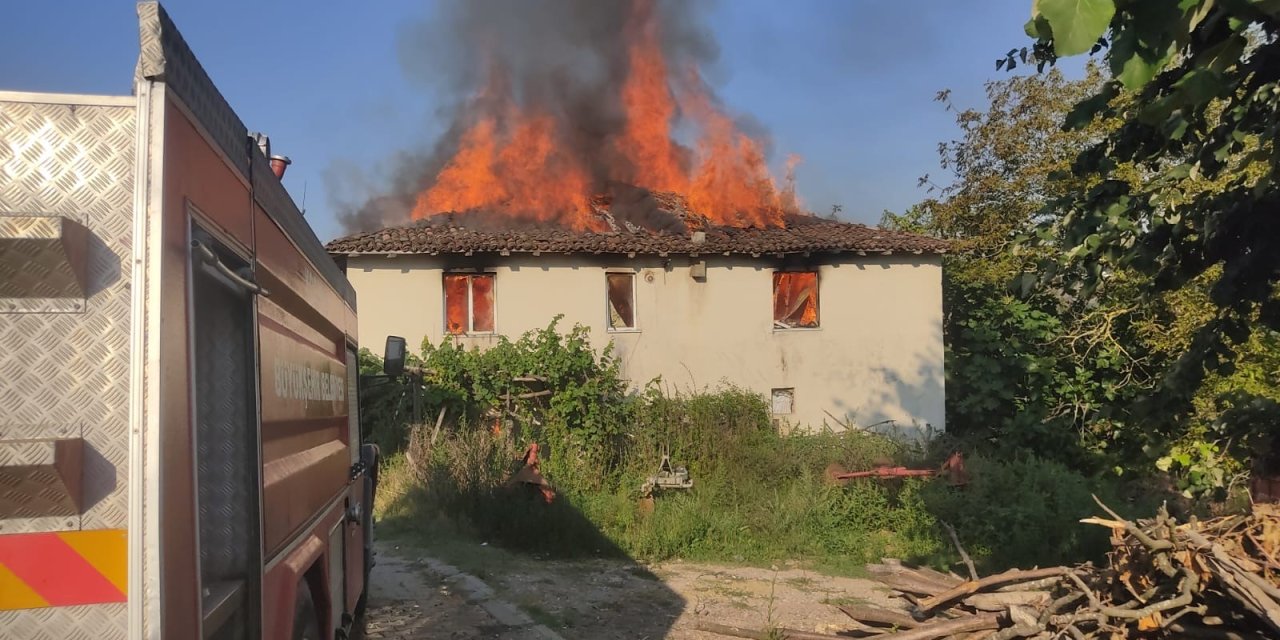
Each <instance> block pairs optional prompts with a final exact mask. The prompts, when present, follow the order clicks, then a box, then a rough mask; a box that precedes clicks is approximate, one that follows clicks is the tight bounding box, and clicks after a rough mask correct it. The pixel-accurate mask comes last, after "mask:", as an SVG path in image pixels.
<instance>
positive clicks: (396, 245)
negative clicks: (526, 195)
mask: <svg viewBox="0 0 1280 640" xmlns="http://www.w3.org/2000/svg"><path fill="white" fill-rule="evenodd" d="M465 218H466V216H460V217H455V216H452V215H447V214H446V215H440V216H433V217H431V218H428V219H425V220H421V221H419V222H418V223H416V224H412V225H408V226H402V227H392V228H388V229H381V230H378V231H368V232H364V233H356V234H353V235H349V236H346V237H342V238H338V239H336V240H332V241H330V242H329V243H328V244H327V245H325V247H326V248H327V249H328V250H329V253H332V254H337V255H358V254H397V253H424V254H432V255H434V254H456V253H590V254H632V253H634V254H642V255H668V254H677V255H687V254H701V255H709V254H746V255H774V254H791V253H845V252H852V253H931V254H940V253H945V252H946V251H947V242H946V241H944V240H939V239H937V238H931V237H927V236H921V235H916V234H911V233H904V232H900V231H886V230H884V229H877V228H874V227H868V226H866V225H861V224H854V223H848V222H838V221H835V220H828V219H824V218H817V217H812V216H806V215H789V216H787V217H786V226H785V227H769V228H759V227H745V228H744V227H728V226H714V225H708V226H705V227H704V229H703V231H702V232H701V235H700V234H699V232H696V231H695V232H688V231H685V232H673V231H649V230H646V229H642V228H638V227H635V226H634V225H627V227H626V228H622V229H618V230H615V231H603V232H592V231H587V232H583V231H572V230H568V229H565V228H561V227H548V226H529V227H518V226H517V227H515V228H494V227H493V225H481V226H478V225H474V224H473V225H468V224H467V222H468V221H467V220H466V219H465ZM508 227H510V225H508Z"/></svg>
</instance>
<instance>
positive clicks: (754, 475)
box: [377, 327, 1125, 575]
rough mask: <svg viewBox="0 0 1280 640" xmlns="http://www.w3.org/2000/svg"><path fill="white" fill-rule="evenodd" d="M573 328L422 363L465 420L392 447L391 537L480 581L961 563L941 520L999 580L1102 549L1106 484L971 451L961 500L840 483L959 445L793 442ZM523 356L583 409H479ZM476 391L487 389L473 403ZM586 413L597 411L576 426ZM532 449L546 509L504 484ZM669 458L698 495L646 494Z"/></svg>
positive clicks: (899, 487)
mask: <svg viewBox="0 0 1280 640" xmlns="http://www.w3.org/2000/svg"><path fill="white" fill-rule="evenodd" d="M553 329H554V327H552V329H549V330H548V331H551V330H553ZM576 331H577V330H575V333H574V334H570V335H569V336H568V337H566V338H564V339H560V338H557V337H554V336H551V335H546V334H543V333H539V335H537V336H535V337H532V338H530V337H528V336H526V337H525V338H522V339H521V341H520V342H518V343H507V345H506V346H505V347H503V348H504V349H507V350H508V351H507V352H506V355H505V356H503V357H502V358H500V357H499V356H500V355H501V354H498V355H495V354H487V355H484V356H480V355H478V354H476V355H468V354H469V353H470V352H464V351H461V350H459V349H455V348H452V347H437V348H434V349H427V350H425V351H424V354H425V356H426V363H425V364H426V365H428V367H429V368H431V369H433V370H435V371H438V372H439V371H442V370H443V371H444V373H443V374H442V375H443V378H444V379H445V382H444V383H443V386H444V387H445V388H448V389H451V390H452V391H451V392H450V394H451V395H450V396H449V397H447V398H445V399H444V400H443V402H446V403H452V404H446V406H450V407H453V408H454V409H453V411H452V413H453V415H458V416H461V418H460V419H455V420H446V422H445V424H444V426H443V427H442V429H441V432H440V434H438V435H436V436H435V440H434V442H433V441H432V437H431V436H430V435H429V433H428V432H430V431H433V427H431V426H426V425H421V426H419V427H417V428H416V429H413V430H410V432H409V433H408V434H407V436H403V437H399V438H398V439H399V440H400V441H406V440H407V442H408V445H407V447H406V452H405V453H404V454H399V455H394V456H391V457H390V458H388V460H387V462H386V463H385V467H384V469H383V472H382V476H381V477H382V478H383V487H382V489H381V490H380V493H379V498H378V501H377V514H378V516H379V518H380V526H381V527H382V531H383V533H384V534H390V535H393V536H397V535H398V536H411V537H412V538H413V539H415V540H416V541H417V542H419V543H424V544H427V545H429V546H432V547H433V548H435V549H436V550H437V552H439V553H441V554H442V555H446V556H448V557H449V558H450V560H452V561H454V562H457V563H459V564H461V565H467V564H469V563H470V564H471V565H472V566H466V567H464V568H467V569H469V570H471V571H473V572H477V573H483V572H485V571H486V569H487V567H485V566H483V565H484V562H485V561H484V559H483V558H478V557H472V556H474V555H475V543H474V541H485V542H490V543H493V544H497V545H501V546H502V547H504V548H506V549H509V550H514V551H518V552H524V553H532V554H537V555H539V556H555V557H582V556H605V557H607V556H619V557H621V556H627V557H631V558H634V559H638V560H645V561H658V560H665V559H670V558H683V559H688V560H695V561H712V562H731V563H742V564H753V565H758V566H767V565H769V564H773V563H777V562H781V561H784V560H799V561H802V562H804V563H805V564H807V565H808V566H810V567H813V568H815V569H819V570H823V571H826V572H832V573H841V574H848V575H857V574H859V573H860V572H861V570H862V566H863V565H864V564H865V563H867V562H872V561H878V560H879V559H880V558H883V557H897V558H902V559H904V560H908V561H913V562H921V563H928V564H932V565H935V566H938V567H940V568H949V567H951V566H954V563H955V562H956V560H957V559H958V558H957V554H956V553H955V551H954V548H953V546H952V544H951V542H950V540H949V538H948V537H947V536H946V534H945V532H944V531H943V530H942V528H941V527H940V525H939V521H940V520H946V521H947V522H950V523H951V524H952V525H954V526H955V528H956V529H957V530H958V532H959V536H960V538H961V540H962V542H963V544H964V545H965V546H966V548H967V549H968V551H969V553H970V554H971V555H972V556H973V557H974V559H975V560H976V561H977V562H978V563H979V564H980V565H982V568H983V569H984V570H987V571H992V570H997V569H1001V568H1004V567H1007V566H1012V565H1026V564H1049V563H1057V562H1067V561H1072V562H1074V561H1081V560H1087V559H1092V558H1096V557H1099V556H1100V554H1101V553H1102V552H1103V551H1104V550H1105V545H1106V533H1105V531H1102V530H1101V529H1099V528H1096V527H1084V526H1081V525H1079V524H1077V522H1076V521H1077V520H1078V519H1079V518H1080V517H1083V516H1085V515H1089V514H1093V513H1095V512H1096V507H1095V506H1094V505H1093V502H1092V499H1091V497H1090V494H1091V493H1102V494H1104V495H1114V494H1115V491H1114V490H1112V489H1111V488H1109V487H1107V486H1106V485H1107V484H1108V483H1106V482H1104V481H1102V480H1099V479H1096V478H1086V477H1084V476H1081V475H1080V474H1078V473H1075V472H1073V471H1071V470H1069V469H1067V468H1066V467H1063V466H1062V465H1059V464H1054V463H1048V462H1044V461H1041V460H1038V459H1036V458H1034V457H1030V456H1028V457H1024V458H1019V459H1012V460H993V459H988V458H985V457H983V456H982V455H980V454H974V453H972V452H971V453H970V456H969V468H970V471H971V475H972V481H971V482H970V483H969V485H968V486H967V487H964V488H956V487H951V486H948V485H947V484H946V483H945V481H941V480H905V481H893V482H884V481H875V480H864V481H853V482H849V483H847V484H844V485H837V484H833V483H831V482H830V481H828V479H827V475H826V473H825V469H826V468H827V467H828V465H830V464H832V463H835V464H838V465H840V466H843V467H845V468H849V469H859V468H869V467H870V466H873V465H875V464H877V463H881V462H896V463H901V464H908V465H911V466H931V467H932V466H936V465H937V464H938V463H939V462H940V461H941V458H942V456H943V455H945V454H946V453H948V452H949V450H950V448H949V447H946V448H944V447H943V446H942V445H941V444H940V443H932V444H931V445H930V444H920V443H910V442H903V441H897V440H894V439H892V438H889V437H885V436H882V435H876V434H871V433H867V432H861V431H851V432H846V433H831V432H823V433H814V434H803V433H801V434H790V435H786V434H782V433H779V431H778V430H777V429H776V428H775V427H774V425H773V424H772V422H771V420H770V416H769V412H768V406H767V404H766V402H765V399H764V398H762V397H760V396H758V395H756V394H753V393H750V392H748V391H744V390H742V389H738V388H734V387H723V388H720V389H716V390H711V391H705V392H701V393H694V394H684V395H675V396H668V395H664V394H661V393H658V392H657V391H656V387H650V389H649V390H648V391H647V392H646V393H644V394H640V395H625V394H623V393H622V392H621V390H620V388H619V386H618V384H617V381H616V373H617V370H616V363H614V362H612V361H610V360H608V359H607V358H606V359H602V360H595V359H593V358H594V356H592V357H590V358H589V357H585V356H584V355H583V350H584V349H586V350H587V351H588V352H589V347H586V346H584V341H582V340H580V339H578V338H575V337H574V336H575V335H578V334H577V333H576ZM579 338H580V336H579ZM524 350H531V351H530V352H534V351H536V353H538V354H540V355H539V357H540V358H543V359H547V358H549V359H551V360H553V361H555V362H559V363H560V364H558V365H555V366H554V367H553V368H554V369H555V373H554V375H552V376H550V377H551V378H552V379H553V381H554V380H560V381H561V382H560V384H563V385H565V386H566V387H568V388H571V389H572V390H573V391H572V399H571V401H563V402H562V401H559V400H557V398H556V395H553V396H552V397H551V399H550V401H549V402H548V405H549V407H550V408H548V406H547V405H544V406H541V407H539V406H527V405H526V406H517V407H516V408H515V410H511V411H505V414H506V415H508V416H509V417H508V419H506V420H497V421H494V420H492V419H489V418H486V416H487V415H492V414H491V413H490V414H487V413H486V409H487V408H488V409H491V408H492V401H489V402H490V404H489V405H485V404H484V403H483V402H482V401H481V400H478V398H497V397H500V396H501V395H502V394H503V393H505V392H509V391H510V390H511V389H512V387H509V386H504V383H503V380H504V379H505V378H504V377H503V376H507V377H510V376H513V375H528V374H535V373H538V371H537V370H522V369H519V368H518V367H519V366H532V365H527V364H526V365H520V363H530V362H536V361H537V359H535V358H531V357H529V353H525V351H524ZM441 354H444V355H443V356H441ZM503 358H505V359H503ZM450 367H452V368H454V369H456V372H455V373H450V371H451V370H452V369H450ZM499 370H501V371H502V375H498V373H497V371H499ZM477 381H479V382H477ZM467 384H472V385H475V384H479V385H489V387H488V389H487V390H485V391H483V392H477V391H475V390H469V389H468V388H467V387H466V385H467ZM552 388H553V390H556V389H557V387H555V386H554V384H553V386H552ZM555 393H556V394H558V393H559V391H555ZM475 403H480V404H479V405H475V406H473V405H474V404H475ZM596 404H609V405H610V406H609V407H607V408H601V407H596V406H594V405H596ZM583 406H587V407H589V411H588V412H587V413H586V414H585V415H578V414H576V413H574V412H575V411H577V410H578V408H580V407H583ZM557 407H558V408H557ZM504 409H507V408H504ZM566 416H569V417H568V418H567V417H566ZM528 442H538V443H539V444H540V445H542V447H543V454H544V455H543V463H542V467H541V469H542V472H543V474H544V475H545V476H546V478H547V479H548V480H549V481H550V482H551V483H552V484H553V485H554V486H555V488H556V491H557V493H558V495H557V498H556V500H555V501H554V502H553V503H551V504H545V503H544V502H543V501H542V500H541V499H540V498H538V497H537V495H536V493H534V492H530V491H528V490H527V487H522V486H510V483H509V482H508V479H509V478H510V476H511V474H512V473H514V472H515V471H516V469H517V468H518V467H519V463H518V461H517V458H518V457H519V454H520V452H521V451H523V448H524V445H525V444H527V443H528ZM664 452H669V454H670V455H671V458H672V461H673V462H674V463H675V464H677V465H685V466H687V467H688V469H689V472H690V474H691V476H692V477H693V479H694V482H695V485H694V488H693V489H692V490H689V491H674V492H667V493H662V494H660V495H658V496H656V497H655V498H654V499H652V500H647V499H644V498H643V497H642V496H641V495H640V492H639V488H640V485H641V483H642V482H643V480H644V478H645V477H646V476H647V475H649V474H651V473H653V472H655V471H656V470H657V466H658V463H659V461H660V459H661V456H662V454H663V453H664ZM1117 504H1118V506H1120V507H1121V508H1123V507H1124V506H1125V505H1124V504H1123V503H1117Z"/></svg>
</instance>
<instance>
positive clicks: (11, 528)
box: [0, 102, 136, 640]
mask: <svg viewBox="0 0 1280 640" xmlns="http://www.w3.org/2000/svg"><path fill="white" fill-rule="evenodd" d="M135 115H136V114H135V111H134V109H133V108H132V107H126V106H96V105H83V104H80V105H60V104H39V103H27V102H0V185H3V188H0V216H6V217H7V216H45V217H47V216H63V217H65V218H67V219H70V220H72V221H74V222H75V223H77V224H79V225H81V226H83V227H84V228H85V229H86V231H87V233H86V242H87V244H86V246H85V255H86V264H85V270H84V273H85V281H84V296H85V297H84V305H83V309H79V310H72V312H69V313H68V312H63V313H5V312H3V311H0V439H6V440H10V439H21V438H58V437H83V438H84V451H83V456H84V457H83V474H82V482H83V496H82V502H83V509H82V513H81V515H79V516H78V517H76V516H71V517H39V518H16V519H6V520H0V533H22V532H30V531H50V530H64V529H75V528H83V529H108V528H119V529H123V528H126V527H127V525H128V517H127V516H128V496H127V491H126V489H127V487H126V485H127V482H128V468H127V466H128V451H129V424H128V421H129V355H130V354H129V315H130V304H131V300H130V290H131V287H130V284H131V283H130V281H129V280H130V268H129V261H130V257H131V255H132V243H133V238H132V231H133V196H134V193H133V187H134V181H133V173H134V153H135V151H134V150H135ZM126 626H127V618H126V613H125V606H124V605H96V606H90V607H57V608H50V609H37V610H28V611H11V612H3V613H0V637H2V638H32V639H44V638H60V639H61V638H77V639H78V638H83V639H85V640H88V639H90V638H92V639H94V640H105V639H106V638H124V637H125V635H126Z"/></svg>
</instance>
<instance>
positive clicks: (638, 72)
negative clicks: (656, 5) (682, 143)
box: [617, 0, 689, 193]
mask: <svg viewBox="0 0 1280 640" xmlns="http://www.w3.org/2000/svg"><path fill="white" fill-rule="evenodd" d="M625 35H626V37H627V38H628V40H630V41H631V48H630V52H629V56H628V60H629V63H630V70H629V72H628V74H627V81H626V83H624V84H623V86H622V108H623V112H624V113H625V114H626V128H625V129H624V130H623V132H622V136H621V137H620V138H619V139H618V141H617V145H618V151H619V153H620V154H621V155H622V157H624V158H626V159H627V160H628V161H629V162H630V164H631V168H632V170H633V171H634V173H633V179H632V180H633V182H634V183H635V184H636V185H637V186H642V187H647V188H649V189H654V190H657V191H674V192H677V193H684V192H685V191H687V190H688V187H689V176H688V169H687V168H686V167H685V166H684V165H685V163H684V162H682V160H681V155H682V154H681V149H680V147H679V145H677V144H676V142H675V141H674V140H672V138H671V125H672V124H673V122H674V121H675V116H676V101H675V96H674V95H672V93H671V88H670V87H669V86H668V84H667V61H666V59H665V58H663V56H662V49H661V48H660V47H659V45H658V25H657V23H656V18H655V16H654V15H653V3H652V2H651V1H650V0H637V1H636V3H635V10H634V11H633V12H632V14H631V20H630V22H629V23H628V25H627V32H626V34H625Z"/></svg>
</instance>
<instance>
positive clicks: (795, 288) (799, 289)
mask: <svg viewBox="0 0 1280 640" xmlns="http://www.w3.org/2000/svg"><path fill="white" fill-rule="evenodd" d="M818 326H819V325H818V272H817V271H775V272H774V273H773V328H774V329H775V330H777V329H817V328H818Z"/></svg>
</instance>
